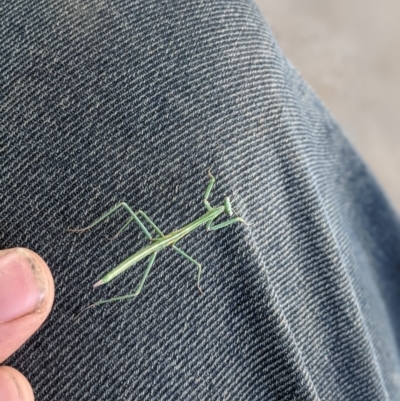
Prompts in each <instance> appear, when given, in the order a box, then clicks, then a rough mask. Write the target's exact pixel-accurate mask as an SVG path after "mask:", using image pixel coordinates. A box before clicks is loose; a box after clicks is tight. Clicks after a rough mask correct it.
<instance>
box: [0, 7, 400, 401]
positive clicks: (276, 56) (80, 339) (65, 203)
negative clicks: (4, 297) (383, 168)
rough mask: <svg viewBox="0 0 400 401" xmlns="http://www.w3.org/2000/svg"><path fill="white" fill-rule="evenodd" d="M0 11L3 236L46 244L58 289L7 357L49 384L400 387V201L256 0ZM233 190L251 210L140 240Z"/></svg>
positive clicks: (152, 393) (91, 391) (244, 396)
mask: <svg viewBox="0 0 400 401" xmlns="http://www.w3.org/2000/svg"><path fill="white" fill-rule="evenodd" d="M0 9H1V26H0V39H1V41H0V51H1V54H0V58H1V63H0V71H1V110H2V111H1V113H2V114H1V132H0V147H1V149H0V157H1V159H0V163H1V164H0V166H1V171H0V175H1V176H0V179H1V182H0V185H1V188H0V201H1V203H0V232H1V234H2V236H1V239H0V243H1V247H2V248H3V249H5V248H8V247H16V246H21V247H27V248H30V249H32V250H34V251H36V252H37V253H39V254H40V255H41V256H42V257H43V258H44V259H45V260H46V262H47V263H48V264H49V266H50V268H51V270H52V272H53V274H54V277H55V284H56V299H55V304H54V309H53V311H52V313H51V315H50V317H49V318H48V320H47V321H46V323H45V324H44V325H43V327H42V328H41V329H40V330H39V331H38V332H37V333H36V334H35V335H34V336H33V337H32V338H31V339H30V340H29V341H28V342H27V343H26V344H25V345H24V346H23V347H22V348H21V349H20V350H19V351H18V352H17V353H15V354H14V355H13V356H12V357H11V358H10V359H9V360H7V361H6V364H8V365H11V366H14V367H15V368H17V369H19V370H20V371H21V372H22V373H23V374H25V375H26V376H27V378H28V379H29V380H30V382H31V383H32V386H33V388H34V391H35V395H36V399H37V401H54V400H81V401H94V400H96V401H103V400H121V401H122V400H158V401H162V400H176V401H178V400H207V401H214V400H215V401H217V400H218V401H227V400H269V401H272V400H279V401H280V400H321V401H322V400H324V401H327V400H335V401H339V400H360V401H368V400H374V401H376V400H400V368H399V350H398V344H399V340H400V320H399V309H398V306H399V304H400V303H399V301H400V245H399V244H400V230H399V223H398V219H397V216H396V215H395V214H394V212H393V211H392V210H391V207H390V205H389V204H388V203H387V201H386V199H385V197H384V196H383V195H382V193H381V190H380V189H379V187H378V186H377V184H376V183H375V180H374V179H373V178H372V177H371V174H370V172H369V171H368V169H367V168H366V167H365V165H364V164H363V162H362V161H361V160H360V158H359V156H358V155H357V154H356V153H355V152H354V151H353V149H352V147H351V146H350V145H349V143H348V141H347V140H346V139H345V138H344V136H343V134H342V132H341V130H340V128H339V127H338V126H337V124H336V123H335V121H334V120H333V118H332V117H331V115H330V114H329V112H328V111H327V110H326V109H325V107H324V106H323V105H322V104H321V102H320V101H319V100H318V98H317V97H316V96H315V94H314V93H313V92H312V90H311V89H310V88H309V87H308V86H307V84H305V83H304V81H303V80H302V78H301V77H300V76H299V75H298V73H297V72H296V71H295V69H294V68H293V67H292V66H291V64H290V63H289V62H288V61H287V60H286V59H285V57H284V56H283V54H282V53H281V50H280V49H279V47H278V46H277V44H276V41H275V39H274V37H273V35H272V33H271V31H270V28H269V27H268V25H267V24H266V22H265V21H264V20H263V18H262V16H261V14H260V12H259V10H258V9H257V7H256V6H255V4H254V3H252V2H251V1H247V0H229V1H228V0H199V1H188V0H176V1H163V0H157V1H155V0H147V1H127V0H107V1H103V0H79V1H72V0H62V1H61V0H52V1H49V0H47V1H46V0H37V1H31V0H11V1H3V2H2V5H1V7H0ZM209 168H211V169H212V173H213V174H214V175H215V177H216V179H217V182H216V185H215V187H214V189H213V192H212V193H211V197H210V202H211V204H212V205H215V206H216V205H219V204H222V200H223V198H224V197H225V196H230V197H231V200H232V204H233V208H234V209H235V211H237V213H238V214H239V215H240V216H242V217H243V218H245V219H246V220H247V221H248V222H250V223H251V226H249V227H246V226H244V225H242V224H236V225H232V226H229V227H227V228H224V229H222V230H219V231H215V232H207V231H206V230H205V229H204V228H199V229H197V230H196V231H195V232H193V233H192V234H191V235H189V236H188V237H187V238H184V239H183V240H182V241H181V242H179V246H180V247H181V248H182V249H183V250H184V251H185V252H187V253H188V254H189V255H191V256H192V257H193V258H194V259H196V260H197V261H199V262H200V263H201V264H202V266H203V269H204V270H203V276H202V281H201V285H202V289H203V291H204V295H201V294H200V293H199V292H198V290H197V288H196V268H195V267H194V266H193V265H192V264H190V263H189V262H188V261H187V260H185V259H183V258H182V257H181V256H179V255H178V254H176V253H175V252H174V251H173V250H172V249H170V248H169V249H165V250H164V251H162V252H160V253H159V254H158V255H157V258H156V260H155V264H154V266H153V268H152V271H151V272H150V275H149V278H148V279H147V281H146V283H145V285H144V288H143V291H142V293H141V294H140V296H139V297H138V298H136V299H134V300H131V301H127V302H118V303H113V304H107V305H102V306H98V307H96V308H94V309H91V310H89V311H87V312H86V313H85V314H84V315H83V316H82V317H81V319H80V320H79V321H78V322H75V323H74V318H75V316H76V315H77V313H78V312H79V311H80V310H81V308H83V307H85V306H87V305H88V304H90V303H92V302H95V301H97V300H99V299H104V298H109V297H112V296H116V295H123V294H127V293H129V292H133V290H134V289H135V287H136V285H137V283H138V282H139V280H140V277H141V274H143V271H144V268H145V266H146V262H143V263H139V264H138V265H136V266H135V267H133V268H132V269H130V270H128V271H127V272H125V273H124V274H123V275H121V276H119V277H118V278H117V279H115V280H114V281H112V282H111V283H109V284H107V285H104V286H102V287H100V288H96V289H92V284H93V283H94V282H96V281H97V280H98V279H99V278H101V277H102V276H103V275H104V274H105V273H106V272H107V271H109V270H111V269H112V268H113V267H114V266H116V265H117V264H118V263H119V262H121V261H122V260H123V259H125V258H126V257H128V256H129V255H131V254H133V253H134V252H135V251H137V250H138V249H140V248H141V247H143V246H145V245H147V244H148V241H147V240H146V238H145V236H144V235H143V233H142V232H140V230H139V229H138V228H137V227H136V226H134V225H132V226H130V227H129V228H128V229H127V230H126V231H125V232H124V233H123V234H122V235H121V236H120V237H119V238H118V239H115V240H113V241H109V240H108V239H107V238H106V236H107V235H108V236H111V235H113V234H114V233H116V232H117V231H118V229H119V228H120V227H121V226H122V225H123V223H124V221H125V220H126V218H127V214H126V213H124V212H123V211H120V212H119V213H117V214H116V215H115V216H112V217H111V218H110V219H109V220H108V221H107V222H105V223H104V224H101V225H99V226H96V227H95V228H94V229H92V230H90V231H88V232H86V233H84V234H81V235H77V234H73V233H69V232H67V228H69V227H70V228H77V227H83V226H85V225H88V224H89V223H91V222H92V221H94V220H95V219H96V218H97V217H99V216H100V215H101V214H102V213H103V212H105V211H106V210H108V209H109V208H111V207H112V206H113V205H115V204H116V203H118V202H119V201H125V202H127V203H128V204H129V205H130V206H131V207H132V209H134V210H139V209H141V210H144V211H145V212H146V213H147V214H148V215H149V216H150V217H151V218H152V219H153V220H154V222H155V223H156V224H157V225H158V226H159V227H160V228H161V229H162V230H163V231H164V232H165V233H168V232H170V231H172V230H174V229H177V228H179V227H181V226H183V225H184V224H187V223H189V222H191V221H192V220H194V219H195V218H197V217H199V216H200V215H201V214H203V213H204V212H205V208H204V205H203V202H202V201H203V194H204V190H205V187H206V185H207V183H208V179H207V171H208V169H209Z"/></svg>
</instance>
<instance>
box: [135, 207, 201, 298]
mask: <svg viewBox="0 0 400 401" xmlns="http://www.w3.org/2000/svg"><path fill="white" fill-rule="evenodd" d="M137 215H138V216H142V217H143V218H144V219H145V220H146V221H147V222H148V223H149V224H150V225H151V227H153V228H154V231H155V232H156V233H157V234H158V235H159V236H160V237H163V236H164V234H163V233H162V231H161V230H160V229H159V228H158V227H157V225H156V224H155V223H154V222H153V220H151V219H150V217H149V216H147V214H146V213H145V212H143V211H141V210H139V211H138V212H137ZM172 249H173V250H174V251H176V252H177V253H179V255H181V256H183V257H184V258H185V259H187V260H188V261H189V262H191V263H193V264H194V265H195V266H196V267H197V288H198V289H199V291H200V292H201V293H202V294H203V291H202V290H201V288H200V276H201V264H200V263H199V262H197V261H196V260H194V259H193V258H192V257H191V256H189V255H188V254H187V253H186V252H184V251H183V250H182V249H180V248H178V247H177V246H176V245H173V246H172Z"/></svg>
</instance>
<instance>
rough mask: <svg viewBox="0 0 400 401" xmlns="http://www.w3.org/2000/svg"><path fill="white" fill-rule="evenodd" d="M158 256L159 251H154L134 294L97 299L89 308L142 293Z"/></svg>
mask: <svg viewBox="0 0 400 401" xmlns="http://www.w3.org/2000/svg"><path fill="white" fill-rule="evenodd" d="M156 256H157V252H154V253H153V254H152V255H151V256H150V260H149V263H148V265H147V267H146V270H145V272H144V274H143V276H142V278H141V280H140V283H139V284H138V286H137V287H136V290H135V292H133V293H132V294H127V295H122V296H120V297H114V298H109V299H104V300H101V301H97V302H95V303H94V304H92V305H90V306H89V308H91V307H94V306H97V305H101V304H106V303H109V302H115V301H123V300H124V299H129V298H134V297H137V296H138V295H139V294H140V292H141V291H142V288H143V285H144V282H145V281H146V279H147V277H148V275H149V273H150V269H151V267H152V266H153V264H154V261H155V259H156Z"/></svg>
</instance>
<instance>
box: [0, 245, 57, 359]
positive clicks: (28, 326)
mask: <svg viewBox="0 0 400 401" xmlns="http://www.w3.org/2000/svg"><path fill="white" fill-rule="evenodd" d="M13 250H14V251H17V252H19V253H20V254H21V255H23V256H24V257H26V258H28V259H29V260H30V262H31V263H34V264H35V269H37V270H38V271H40V278H41V280H43V283H42V284H43V285H45V286H46V293H45V294H46V296H45V299H44V300H43V302H42V303H41V305H40V308H39V309H38V310H36V311H35V312H34V313H31V314H29V315H25V316H22V317H20V318H18V319H15V320H12V321H10V322H6V323H0V362H3V361H4V360H5V359H6V358H8V357H9V356H10V355H11V354H12V353H13V352H15V351H16V350H17V349H18V348H19V347H20V346H21V345H22V344H23V343H24V342H25V341H26V340H27V339H28V338H29V337H30V336H31V335H32V334H33V333H34V332H35V331H36V330H37V329H38V328H39V327H40V326H41V325H42V323H43V322H44V321H45V320H46V318H47V316H48V315H49V313H50V310H51V307H52V305H53V301H54V280H53V276H52V275H51V272H50V269H49V267H48V266H47V264H46V262H45V261H44V260H43V259H42V258H41V257H40V256H39V255H38V254H36V253H35V252H32V251H31V250H29V249H26V248H14V249H13ZM11 251H12V250H11V249H6V250H3V251H0V256H1V255H3V254H4V253H6V252H11Z"/></svg>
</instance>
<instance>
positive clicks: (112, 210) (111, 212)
mask: <svg viewBox="0 0 400 401" xmlns="http://www.w3.org/2000/svg"><path fill="white" fill-rule="evenodd" d="M121 207H123V208H124V209H126V210H127V211H128V212H129V214H130V215H131V217H130V218H129V219H128V220H127V222H126V223H125V224H124V225H123V227H122V228H121V229H120V230H119V231H118V232H117V234H116V235H115V236H114V237H117V236H118V235H119V234H120V233H121V232H122V231H124V230H125V228H126V227H128V226H129V224H131V223H132V221H134V222H135V223H136V224H137V225H138V226H139V228H140V229H141V230H142V231H143V232H144V235H145V236H146V237H147V238H148V239H151V235H150V233H149V232H148V231H147V229H146V227H145V226H144V225H143V223H142V222H141V221H140V220H139V218H138V217H137V216H136V214H135V212H134V211H133V210H132V209H131V208H130V207H129V206H128V205H127V204H126V203H125V202H121V203H118V204H117V205H115V206H114V207H112V208H111V209H110V210H108V211H107V212H106V213H104V214H103V215H102V216H100V217H99V218H98V219H97V220H95V221H94V222H93V223H92V224H90V225H89V226H87V227H85V228H81V229H68V231H70V232H75V233H81V232H84V231H86V230H90V229H91V228H93V227H94V226H96V225H97V224H99V223H101V222H102V221H103V220H105V219H106V218H107V217H108V216H110V215H112V214H113V213H114V212H116V211H117V210H118V209H119V208H121Z"/></svg>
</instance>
